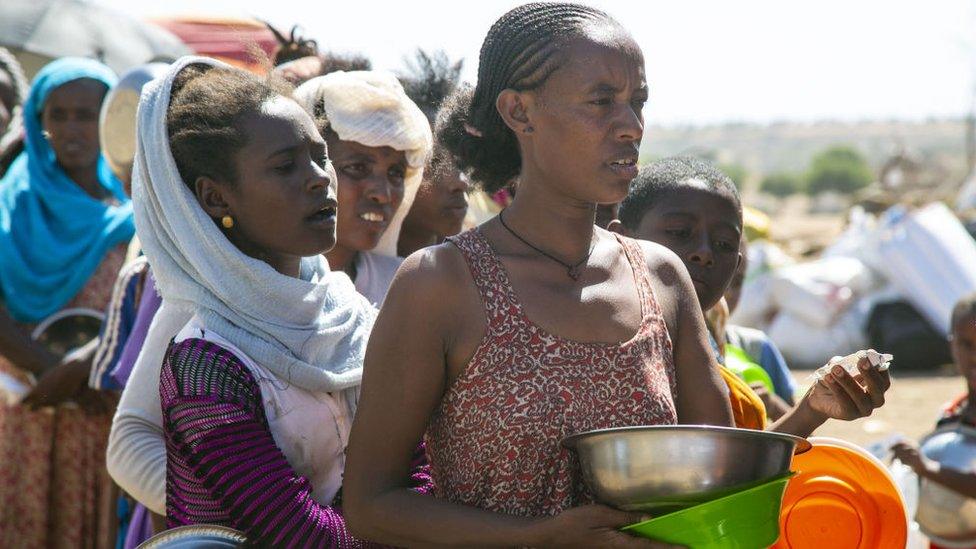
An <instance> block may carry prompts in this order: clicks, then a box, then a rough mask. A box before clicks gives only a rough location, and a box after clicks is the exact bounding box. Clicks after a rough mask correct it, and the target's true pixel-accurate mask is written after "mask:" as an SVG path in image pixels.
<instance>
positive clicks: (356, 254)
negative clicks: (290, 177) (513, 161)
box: [295, 71, 433, 306]
mask: <svg viewBox="0 0 976 549" xmlns="http://www.w3.org/2000/svg"><path fill="white" fill-rule="evenodd" d="M295 97H296V99H297V100H298V102H299V103H300V104H301V105H302V106H303V107H305V109H306V110H307V111H308V112H310V113H312V114H313V115H314V116H315V117H316V119H317V122H318V124H319V129H320V131H321V132H322V134H323V137H324V138H325V139H326V142H327V143H328V147H329V156H330V157H331V158H332V161H333V163H334V164H335V167H336V174H337V175H338V178H339V216H338V230H337V232H338V241H337V242H336V246H335V248H333V249H332V250H331V251H330V252H329V253H328V254H327V255H326V257H328V259H329V264H330V265H331V267H332V268H333V269H335V270H342V271H345V272H346V273H348V274H349V275H350V276H351V277H352V278H353V279H354V280H355V283H356V289H357V290H359V291H360V293H362V294H363V295H365V296H366V297H367V299H369V300H370V301H371V302H372V303H373V304H375V305H377V306H378V305H380V304H381V303H382V302H383V298H384V297H385V296H386V290H387V289H388V288H389V285H390V282H391V281H392V280H393V275H394V274H395V273H396V269H397V267H399V266H400V259H399V258H398V257H397V254H396V248H397V239H398V237H399V234H400V227H401V225H402V224H403V220H404V218H405V217H406V216H407V212H408V211H409V210H410V205H411V204H412V203H413V200H414V196H415V195H416V194H417V189H418V188H419V187H420V182H421V180H422V179H423V169H424V165H425V163H426V161H427V157H428V155H429V154H430V150H431V147H432V143H433V141H432V137H431V131H430V124H429V123H428V122H427V118H426V116H424V114H423V112H422V111H421V110H420V108H419V107H417V105H416V104H414V102H413V101H411V100H410V98H409V97H407V95H406V93H404V91H403V87H402V86H401V85H400V82H399V81H398V80H397V79H396V77H395V76H393V74H391V73H388V72H384V71H354V72H334V73H331V74H328V75H325V76H320V77H318V78H313V79H312V80H309V81H308V82H306V83H304V84H302V85H301V86H300V87H299V88H298V89H297V90H296V91H295Z"/></svg>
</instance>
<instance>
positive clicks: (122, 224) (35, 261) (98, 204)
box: [0, 57, 135, 322]
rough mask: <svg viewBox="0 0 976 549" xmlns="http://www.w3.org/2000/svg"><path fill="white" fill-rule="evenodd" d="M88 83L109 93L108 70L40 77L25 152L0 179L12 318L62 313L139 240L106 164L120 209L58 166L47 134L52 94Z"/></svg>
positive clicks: (104, 179)
mask: <svg viewBox="0 0 976 549" xmlns="http://www.w3.org/2000/svg"><path fill="white" fill-rule="evenodd" d="M84 78H89V79H93V80H97V81H99V82H102V83H103V84H105V85H106V86H107V87H109V88H111V87H112V86H114V85H115V83H116V81H117V79H116V77H115V74H114V73H113V72H112V71H111V69H109V68H108V67H106V66H105V65H103V64H101V63H99V62H97V61H94V60H91V59H82V58H72V57H68V58H63V59H59V60H57V61H54V62H52V63H50V64H48V65H47V66H45V67H44V68H43V69H41V72H39V73H38V74H37V76H36V77H35V79H34V82H33V84H32V85H31V89H30V94H29V95H28V97H27V102H26V103H25V105H24V130H25V132H24V133H25V145H26V147H25V150H24V152H23V153H21V155H20V156H19V157H17V159H16V160H15V161H14V163H13V164H12V165H11V166H10V170H8V171H7V173H6V175H4V177H3V179H0V300H2V301H3V303H4V305H5V306H6V308H7V310H8V311H9V313H10V315H11V316H13V318H15V319H16V320H19V321H23V322H37V321H40V320H42V319H44V318H45V317H47V316H49V315H51V314H53V313H55V312H57V311H59V310H60V309H62V308H63V307H64V306H65V305H66V304H67V303H68V302H69V301H70V300H71V299H72V298H73V297H74V296H75V294H77V293H78V291H79V290H81V288H82V287H83V286H84V285H85V283H86V282H87V281H88V279H89V278H90V277H91V276H92V274H94V272H95V269H96V268H98V265H99V263H101V261H102V258H103V257H104V256H105V253H106V252H107V251H108V250H110V249H111V248H113V247H115V246H117V245H118V244H120V243H123V242H128V241H129V240H131V238H132V235H133V234H134V233H135V224H134V221H133V216H132V204H131V203H130V202H129V199H128V198H127V197H126V196H125V192H124V190H123V187H122V182H121V181H119V180H118V179H117V178H116V177H115V176H114V175H113V174H112V171H111V169H110V168H109V167H108V164H107V163H106V162H105V159H104V158H99V161H98V179H99V181H100V182H101V184H102V186H103V187H104V188H105V189H106V190H107V191H108V192H109V193H111V194H112V195H113V196H114V197H115V198H116V199H117V201H118V203H119V205H117V206H112V205H107V204H105V203H104V202H102V201H100V200H97V199H95V198H92V197H90V196H89V195H88V194H87V193H85V191H83V190H82V189H81V187H79V186H78V185H77V184H76V183H75V182H74V181H72V180H71V178H70V177H68V175H67V174H66V173H65V172H64V170H63V169H61V167H60V166H59V165H58V162H57V159H56V158H55V155H54V151H53V150H52V149H51V146H50V144H49V143H48V141H47V139H45V138H44V136H43V134H42V130H43V128H42V127H41V111H42V110H43V108H44V103H45V102H46V101H47V98H48V97H49V96H50V94H51V92H52V91H54V90H55V89H57V88H58V87H59V86H63V85H64V84H67V83H69V82H73V81H75V80H80V79H84Z"/></svg>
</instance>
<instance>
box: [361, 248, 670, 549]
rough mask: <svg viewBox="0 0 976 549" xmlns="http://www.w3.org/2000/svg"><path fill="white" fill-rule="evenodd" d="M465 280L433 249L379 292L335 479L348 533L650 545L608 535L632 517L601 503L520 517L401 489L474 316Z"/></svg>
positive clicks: (392, 540) (398, 541)
mask: <svg viewBox="0 0 976 549" xmlns="http://www.w3.org/2000/svg"><path fill="white" fill-rule="evenodd" d="M465 281H468V282H467V284H470V282H469V281H470V275H469V274H468V271H467V267H466V265H465V264H464V261H463V259H462V258H461V256H460V253H458V252H457V250H455V249H454V248H453V246H451V245H442V246H439V247H436V248H432V249H430V248H429V249H425V250H421V251H420V252H417V253H415V254H414V255H412V256H411V257H409V258H408V259H407V260H406V261H405V262H404V264H403V266H401V267H400V271H399V273H398V274H397V277H396V279H395V280H394V282H393V285H392V287H391V288H390V292H389V294H388V295H387V297H386V301H385V302H384V304H383V308H382V310H381V311H380V315H379V318H378V319H377V321H376V324H375V326H374V327H373V332H372V334H371V336H370V341H369V348H368V350H367V352H366V367H365V374H364V377H363V386H362V396H361V399H360V404H359V409H358V411H357V413H356V419H355V422H354V424H353V429H352V434H351V435H350V441H349V447H348V461H347V463H346V470H345V475H344V487H343V492H344V494H343V497H344V510H345V514H346V520H347V523H348V525H349V527H350V528H351V530H352V532H353V534H354V535H356V536H357V537H360V538H363V539H369V540H372V541H376V542H380V543H386V544H391V545H401V546H418V545H420V546H436V545H440V546H464V547H474V546H512V545H532V546H540V545H547V544H551V543H559V542H560V541H561V540H563V539H567V538H568V539H571V538H569V536H573V537H575V538H576V540H575V541H577V542H578V541H580V540H582V541H583V544H584V545H586V542H587V541H589V542H590V543H589V545H591V546H611V547H612V546H621V547H628V546H636V547H646V546H651V547H653V546H655V545H652V544H651V542H648V541H647V540H639V539H637V538H632V537H630V536H628V535H625V534H622V533H620V532H617V531H615V528H616V527H619V526H623V525H625V524H628V523H629V521H633V520H634V519H636V518H639V517H637V516H635V515H634V514H631V513H623V512H620V511H615V510H612V509H609V508H606V507H602V506H588V507H581V508H578V509H573V510H570V511H567V512H565V513H563V514H562V515H559V516H558V517H556V518H553V519H528V518H520V517H513V516H507V515H501V514H497V513H492V512H489V511H485V510H481V509H477V508H474V507H469V506H464V505H458V504H454V503H451V502H449V501H447V500H443V499H439V498H435V497H431V496H427V495H421V494H417V493H416V492H414V491H412V490H411V489H410V481H409V472H410V471H409V469H410V462H411V456H412V454H413V451H414V449H415V448H416V444H417V441H418V440H420V439H421V438H422V437H423V435H424V431H425V429H426V426H427V422H428V420H429V418H430V416H431V414H432V412H433V411H434V409H435V407H436V406H437V405H438V404H439V403H440V401H441V398H442V396H443V394H444V391H445V389H446V387H447V379H448V378H449V373H448V367H447V359H446V357H447V356H448V355H449V354H450V352H451V348H452V344H453V343H454V337H455V336H456V335H457V333H458V330H457V327H459V326H465V325H467V326H470V323H471V322H475V321H476V320H475V319H472V318H471V317H470V316H467V318H465V316H466V315H465V312H464V307H463V304H464V303H465V302H464V301H463V300H464V299H465V297H467V298H471V295H470V293H468V294H465V292H466V291H468V292H470V291H475V294H476V290H474V288H473V286H470V287H469V286H466V285H465ZM476 298H477V296H476V295H475V299H476ZM468 303H470V302H468ZM459 311H460V312H459ZM477 321H480V322H482V323H483V322H484V321H483V320H477ZM466 323H467V324H466Z"/></svg>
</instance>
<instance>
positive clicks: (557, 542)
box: [532, 505, 681, 549]
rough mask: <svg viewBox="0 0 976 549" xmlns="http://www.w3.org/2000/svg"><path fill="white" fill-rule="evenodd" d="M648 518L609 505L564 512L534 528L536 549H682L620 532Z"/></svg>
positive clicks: (591, 506) (577, 508)
mask: <svg viewBox="0 0 976 549" xmlns="http://www.w3.org/2000/svg"><path fill="white" fill-rule="evenodd" d="M648 518H649V517H648V516H647V515H643V514H641V513H630V512H626V511H618V510H616V509H613V508H610V507H607V506H606V505H586V506H583V507H576V508H574V509H569V510H567V511H563V512H562V513H560V514H558V515H556V516H554V517H552V518H548V519H545V520H542V521H539V522H538V523H536V525H535V534H536V535H535V536H533V538H534V543H532V545H533V546H537V547H613V548H616V547H623V548H626V547H634V548H638V547H643V548H645V549H647V548H657V549H663V548H671V547H681V546H680V545H671V544H668V543H662V542H657V541H651V540H649V539H645V538H639V537H635V536H632V535H630V534H627V533H626V532H621V531H619V530H618V528H622V527H624V526H628V525H630V524H634V523H636V522H641V521H644V520H648Z"/></svg>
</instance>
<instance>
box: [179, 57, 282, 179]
mask: <svg viewBox="0 0 976 549" xmlns="http://www.w3.org/2000/svg"><path fill="white" fill-rule="evenodd" d="M278 95H282V96H285V97H291V88H290V87H289V86H288V84H287V83H285V82H284V81H281V80H268V79H261V78H258V77H257V76H254V75H252V74H250V73H248V72H245V71H242V70H240V69H233V68H219V67H212V66H209V65H202V64H201V65H188V66H187V67H186V68H184V69H183V70H182V71H180V73H179V74H178V75H176V79H175V80H174V81H173V87H172V90H171V92H170V102H169V108H168V109H167V111H166V129H167V133H168V135H169V145H170V149H171V150H172V152H173V158H174V159H175V160H176V167H177V169H179V172H180V177H182V178H183V182H184V183H185V184H186V185H187V186H188V187H189V188H190V190H191V191H193V190H194V186H195V185H196V180H197V178H198V177H201V176H207V177H210V178H214V179H225V180H229V181H231V182H234V181H236V180H237V176H238V174H237V171H236V169H235V167H234V158H233V157H234V154H235V153H236V152H237V151H238V150H240V149H241V147H243V146H245V145H246V144H247V136H246V135H244V134H243V133H241V131H240V130H239V129H238V128H237V122H238V121H239V120H240V118H241V117H242V116H244V115H245V114H247V113H250V112H255V111H258V110H259V109H260V108H261V106H262V105H263V104H264V103H265V102H266V101H268V100H269V99H271V98H273V97H275V96H278Z"/></svg>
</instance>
